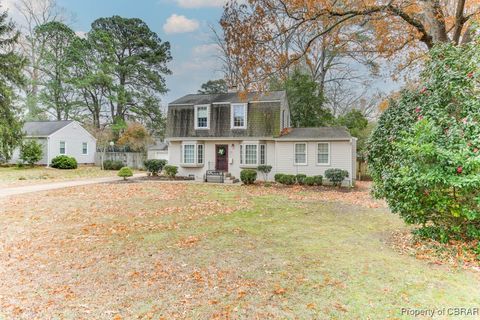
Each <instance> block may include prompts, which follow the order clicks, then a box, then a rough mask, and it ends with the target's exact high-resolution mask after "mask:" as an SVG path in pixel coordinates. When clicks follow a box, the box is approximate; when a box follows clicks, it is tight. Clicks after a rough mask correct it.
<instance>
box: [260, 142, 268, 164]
mask: <svg viewBox="0 0 480 320" xmlns="http://www.w3.org/2000/svg"><path fill="white" fill-rule="evenodd" d="M258 164H261V165H263V164H267V145H265V144H261V145H260V156H259V160H258Z"/></svg>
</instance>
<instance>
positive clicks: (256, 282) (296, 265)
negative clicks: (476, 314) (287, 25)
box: [0, 182, 480, 320]
mask: <svg viewBox="0 0 480 320" xmlns="http://www.w3.org/2000/svg"><path fill="white" fill-rule="evenodd" d="M0 201H2V203H0V260H1V261H2V263H1V264H0V310H1V311H0V314H1V312H3V314H4V317H5V318H8V319H10V318H15V319H34V318H39V319H45V318H48V319H50V318H59V319H117V320H118V319H176V318H178V319H411V317H407V316H402V315H401V308H443V307H450V306H463V307H480V306H479V300H478V297H480V276H479V274H478V273H474V272H471V271H466V270H463V269H452V268H449V267H447V266H443V265H436V264H431V263H428V262H426V261H423V260H418V259H416V258H414V257H412V256H408V255H401V254H399V253H398V252H396V251H394V250H393V249H392V248H391V245H389V238H390V235H391V234H392V233H393V232H397V231H402V230H405V226H404V224H403V223H402V222H401V221H400V220H399V219H398V218H397V217H396V216H394V215H392V214H390V213H389V212H388V210H387V209H386V208H384V207H383V206H382V204H381V203H377V202H374V201H371V200H369V196H368V191H367V190H365V189H359V190H353V191H351V192H333V191H326V190H322V191H316V190H312V189H310V190H305V189H302V188H300V187H293V188H272V187H271V188H265V187H243V186H221V185H204V184H185V183H184V184H180V183H179V184H174V183H158V182H136V183H111V184H99V185H91V186H82V187H76V188H70V189H62V190H56V191H48V192H44V193H36V194H29V195H21V196H15V197H11V198H6V199H4V200H0ZM1 318H2V317H1V316H0V319H1ZM449 319H453V318H449ZM472 319H473V318H472Z"/></svg>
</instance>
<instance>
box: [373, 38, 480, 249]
mask: <svg viewBox="0 0 480 320" xmlns="http://www.w3.org/2000/svg"><path fill="white" fill-rule="evenodd" d="M429 55H430V57H429V59H428V61H427V63H426V66H425V69H424V71H423V72H422V74H421V77H420V83H421V84H420V86H419V87H418V88H416V89H411V90H409V91H403V92H402V93H401V95H400V97H399V98H397V99H396V100H394V101H392V102H391V103H390V106H389V107H388V109H386V110H385V112H384V113H383V114H382V115H381V117H380V119H379V121H378V126H377V128H376V129H375V130H374V131H373V132H372V135H371V137H370V139H369V142H368V152H369V153H368V163H369V170H370V172H371V174H372V179H373V182H374V195H375V196H377V197H379V198H385V199H386V201H387V203H388V205H389V207H390V209H391V211H392V212H394V213H397V214H399V215H400V216H401V217H402V218H403V219H404V220H405V222H407V223H409V224H415V225H418V226H419V227H420V229H419V230H418V231H417V232H416V233H417V234H418V235H421V236H423V237H429V238H433V239H438V240H439V241H443V242H446V241H448V240H449V239H452V238H461V239H464V240H471V239H480V152H479V151H480V126H479V122H480V113H479V110H480V99H479V97H478V87H479V80H480V73H479V66H480V65H479V61H480V39H479V38H478V37H477V38H476V39H475V41H472V42H471V43H469V44H466V45H464V46H458V47H456V46H453V45H451V44H445V45H439V46H436V47H435V48H433V49H432V50H430V52H429Z"/></svg>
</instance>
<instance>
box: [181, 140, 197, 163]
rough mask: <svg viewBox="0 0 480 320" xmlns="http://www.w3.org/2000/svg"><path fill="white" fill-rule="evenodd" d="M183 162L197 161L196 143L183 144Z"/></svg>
mask: <svg viewBox="0 0 480 320" xmlns="http://www.w3.org/2000/svg"><path fill="white" fill-rule="evenodd" d="M183 163H185V164H194V163H195V145H194V144H185V145H183Z"/></svg>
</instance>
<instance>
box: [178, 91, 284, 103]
mask: <svg viewBox="0 0 480 320" xmlns="http://www.w3.org/2000/svg"><path fill="white" fill-rule="evenodd" d="M284 98H285V91H270V92H249V93H248V94H247V97H246V100H247V101H272V100H282V99H284ZM221 102H226V103H236V102H245V98H242V96H241V95H240V94H239V93H238V92H230V93H217V94H187V95H186V96H183V97H181V98H179V99H177V100H175V101H173V102H170V103H169V105H175V104H210V103H221Z"/></svg>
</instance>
